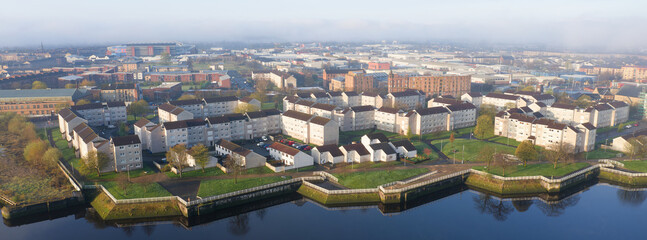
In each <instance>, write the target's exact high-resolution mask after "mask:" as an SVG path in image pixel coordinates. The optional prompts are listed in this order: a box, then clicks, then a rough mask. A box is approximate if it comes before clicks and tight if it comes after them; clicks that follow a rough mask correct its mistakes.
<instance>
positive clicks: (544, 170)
mask: <svg viewBox="0 0 647 240" xmlns="http://www.w3.org/2000/svg"><path fill="white" fill-rule="evenodd" d="M589 166H591V165H590V164H588V163H571V164H566V165H563V164H558V165H557V168H555V169H554V168H553V164H550V163H540V164H528V165H527V166H525V167H524V166H512V167H509V168H507V169H506V171H505V177H524V176H544V177H548V178H550V177H561V176H564V175H568V174H569V173H572V172H575V171H577V170H580V169H583V168H586V167H589ZM473 169H476V170H479V171H483V172H487V173H490V174H494V175H499V176H503V170H502V169H501V168H500V167H493V166H490V169H488V170H486V169H485V166H478V167H474V168H473Z"/></svg>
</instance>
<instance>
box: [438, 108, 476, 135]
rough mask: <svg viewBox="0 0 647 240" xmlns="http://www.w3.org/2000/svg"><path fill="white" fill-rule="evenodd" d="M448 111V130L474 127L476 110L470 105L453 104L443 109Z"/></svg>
mask: <svg viewBox="0 0 647 240" xmlns="http://www.w3.org/2000/svg"><path fill="white" fill-rule="evenodd" d="M445 108H447V109H448V110H449V126H448V127H449V130H453V129H458V128H466V127H471V126H475V125H476V117H477V116H478V110H477V108H476V106H474V105H473V104H471V103H461V104H454V105H449V106H447V107H445Z"/></svg>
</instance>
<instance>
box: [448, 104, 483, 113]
mask: <svg viewBox="0 0 647 240" xmlns="http://www.w3.org/2000/svg"><path fill="white" fill-rule="evenodd" d="M446 108H448V109H449V110H450V111H452V112H456V111H464V110H471V109H474V110H475V109H476V106H474V104H471V103H461V104H454V105H449V106H447V107H446Z"/></svg>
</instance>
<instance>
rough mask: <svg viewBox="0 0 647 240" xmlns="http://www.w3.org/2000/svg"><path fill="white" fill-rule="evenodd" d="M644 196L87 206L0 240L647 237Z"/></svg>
mask: <svg viewBox="0 0 647 240" xmlns="http://www.w3.org/2000/svg"><path fill="white" fill-rule="evenodd" d="M645 199H647V192H645V191H628V190H622V189H619V188H617V187H614V186H609V185H605V184H597V185H594V186H591V187H587V188H585V189H584V190H583V191H581V192H579V193H576V194H574V195H571V196H568V197H566V198H564V199H562V200H561V201H557V202H545V201H542V200H540V199H537V198H535V199H530V200H517V201H511V200H510V199H503V200H501V199H499V198H496V197H491V196H488V195H485V194H482V193H479V192H476V191H473V190H465V191H458V190H456V191H454V192H453V193H452V194H447V195H446V196H442V197H437V198H436V199H432V200H428V202H422V203H419V204H415V205H413V206H408V207H407V208H408V209H407V210H404V211H402V212H394V213H383V211H385V209H383V208H380V207H377V206H367V207H351V208H334V209H330V208H324V207H322V206H319V205H318V204H315V203H312V202H309V201H306V200H304V199H302V198H299V197H295V196H292V198H288V199H283V200H282V201H283V202H284V203H281V204H278V205H274V206H269V207H265V208H261V209H258V210H252V211H248V212H246V213H242V214H241V213H240V212H239V213H231V214H233V215H231V216H228V215H227V214H224V215H218V214H216V215H214V216H211V217H210V218H205V219H199V220H198V221H192V222H191V223H187V221H186V219H184V221H182V220H181V219H180V220H178V219H162V220H159V221H156V222H148V223H142V222H132V223H129V222H121V223H115V222H104V221H101V220H99V219H98V218H97V217H96V214H93V213H92V211H91V210H90V211H86V210H85V209H84V208H81V209H79V210H77V211H75V212H69V213H61V216H58V217H54V216H42V217H43V218H55V219H52V220H49V219H31V220H21V221H18V222H5V224H3V225H0V239H67V240H69V239H79V238H81V237H83V238H84V239H92V240H99V239H111V240H114V239H122V238H132V239H141V238H153V239H198V238H203V237H206V238H208V239H216V238H217V239H328V240H337V239H369V238H371V239H573V238H579V239H645V238H646V237H647V227H645V226H644V225H645V224H646V223H647V204H646V203H645ZM380 209H382V210H380ZM386 211H387V212H388V210H386ZM228 214H229V213H228ZM8 225H11V226H8Z"/></svg>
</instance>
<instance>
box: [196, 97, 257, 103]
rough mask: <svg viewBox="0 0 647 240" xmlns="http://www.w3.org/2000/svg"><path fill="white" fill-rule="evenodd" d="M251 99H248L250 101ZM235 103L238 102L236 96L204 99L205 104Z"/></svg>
mask: <svg viewBox="0 0 647 240" xmlns="http://www.w3.org/2000/svg"><path fill="white" fill-rule="evenodd" d="M252 99H253V98H252ZM252 99H250V101H251V100H252ZM235 101H238V97H236V96H220V97H211V98H205V99H204V102H206V103H219V102H235Z"/></svg>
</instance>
